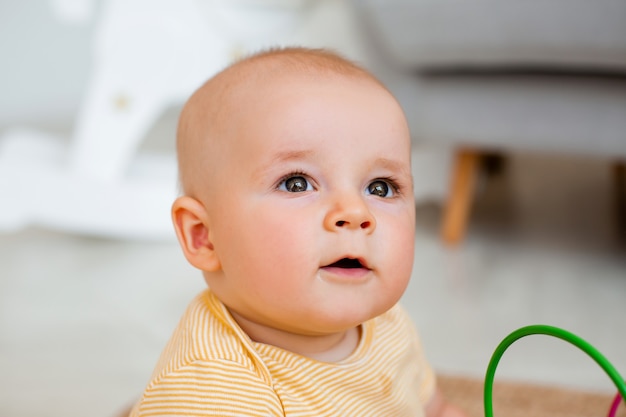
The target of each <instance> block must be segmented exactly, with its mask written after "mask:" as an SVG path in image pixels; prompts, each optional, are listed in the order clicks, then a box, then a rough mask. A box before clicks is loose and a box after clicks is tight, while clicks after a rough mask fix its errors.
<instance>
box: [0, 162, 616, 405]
mask: <svg viewBox="0 0 626 417" xmlns="http://www.w3.org/2000/svg"><path fill="white" fill-rule="evenodd" d="M506 162H507V163H506V164H505V166H504V169H503V170H501V171H502V172H501V173H499V174H498V173H496V174H494V175H491V176H487V175H485V176H483V177H481V178H482V180H481V181H480V183H479V190H478V196H477V200H476V204H475V210H474V212H473V215H472V222H471V226H470V229H469V231H468V235H467V238H466V240H465V242H464V244H463V245H461V246H460V247H458V248H446V247H444V246H442V245H441V243H440V241H439V240H438V236H437V225H438V221H439V217H440V212H441V210H440V208H439V207H438V206H437V205H434V204H430V205H429V204H420V205H419V207H418V213H417V219H418V227H417V232H416V237H415V239H416V258H415V269H414V270H415V272H414V277H413V280H412V282H411V284H410V287H409V288H408V290H407V292H406V294H405V297H404V299H403V302H404V303H405V305H406V306H407V307H408V309H409V310H410V312H411V314H412V316H413V317H414V319H415V321H416V323H417V325H418V328H419V330H420V332H421V335H422V338H423V342H424V345H425V349H426V351H427V354H428V356H429V357H430V359H431V361H432V363H433V365H434V367H435V368H436V369H437V370H438V371H440V372H443V373H454V374H463V375H469V376H476V377H482V375H484V372H485V370H486V368H487V364H488V361H489V358H490V356H491V354H492V352H493V351H494V349H495V348H496V346H497V345H498V343H499V342H500V341H501V340H502V339H503V338H504V337H505V336H506V335H507V334H508V333H510V332H511V331H513V330H515V329H517V328H518V327H521V326H524V325H528V324H535V323H544V324H551V325H555V326H559V327H562V328H564V329H567V330H569V331H571V332H574V333H576V334H578V335H579V336H581V337H583V338H584V339H586V340H587V341H589V342H590V343H592V344H593V345H594V346H595V347H596V348H597V349H598V350H600V351H601V352H602V353H604V355H605V356H606V357H607V358H608V359H609V360H610V361H611V362H612V363H613V365H614V366H615V367H616V368H617V369H618V370H619V371H620V372H621V373H622V375H626V354H625V353H626V352H624V346H626V331H625V330H626V326H625V325H624V322H623V318H624V317H626V314H625V313H626V249H625V247H624V245H623V244H621V243H619V240H618V239H617V238H616V237H615V230H616V223H615V219H614V217H613V216H612V213H613V212H612V208H613V206H612V203H611V197H612V195H613V194H612V193H611V181H610V174H609V172H610V170H609V167H608V163H607V161H606V160H602V159H592V158H583V157H571V158H563V157H556V156H545V155H542V156H539V155H527V154H519V155H518V154H516V155H513V156H511V157H510V158H508V159H507V161H506ZM496 171H498V170H496ZM0 265H1V270H0V415H1V416H10V417H34V416H38V417H45V416H50V417H56V416H64V417H73V416H76V417H79V416H81V417H82V416H86V415H89V416H93V417H109V416H113V415H115V413H116V412H118V411H119V410H120V409H121V408H123V407H124V406H125V405H127V404H128V403H129V402H131V401H133V399H134V398H136V396H137V395H139V393H140V392H141V391H142V388H143V385H144V384H145V382H146V380H147V378H148V376H149V374H150V372H151V369H152V367H153V365H154V363H155V361H156V358H157V356H158V355H159V353H160V350H161V348H162V347H163V345H164V343H165V341H166V340H167V338H168V336H169V334H170V332H171V330H172V328H173V327H174V326H175V325H176V322H177V320H178V318H179V316H180V314H181V313H182V311H183V309H184V308H185V306H186V303H187V302H188V301H189V299H190V298H191V297H192V296H193V295H194V294H195V293H196V292H197V291H199V290H200V289H202V287H203V283H202V280H201V278H200V276H199V274H198V273H197V272H196V271H195V270H193V269H192V268H191V267H189V266H188V265H187V264H186V263H185V261H184V259H183V257H182V255H181V253H180V251H179V249H178V247H177V244H176V243H174V242H172V243H158V244H155V243H145V242H124V241H112V240H103V239H96V238H86V237H78V236H71V235H65V234H62V233H58V232H52V231H46V230H37V229H29V230H25V231H22V232H19V233H16V234H10V235H6V234H5V235H0ZM497 378H514V379H521V380H529V381H538V382H544V383H550V384H555V385H562V386H571V387H578V388H583V389H588V390H593V391H603V392H613V391H614V388H613V385H612V384H611V382H610V381H609V379H608V378H607V377H606V376H605V374H604V373H603V372H602V371H601V369H600V368H599V367H598V366H597V365H596V364H595V363H593V361H592V360H591V359H589V358H588V357H586V356H585V355H584V354H583V353H582V352H580V351H579V350H578V349H576V348H574V347H572V346H570V345H568V344H566V343H565V342H563V341H560V340H557V339H554V338H550V337H547V336H535V337H529V338H525V339H523V340H520V341H519V342H517V343H516V344H514V345H513V346H512V347H511V348H510V349H509V350H508V351H507V353H506V354H505V355H504V357H503V359H502V361H501V363H500V366H499V367H498V373H497ZM494 395H496V396H497V392H496V393H495V394H494Z"/></svg>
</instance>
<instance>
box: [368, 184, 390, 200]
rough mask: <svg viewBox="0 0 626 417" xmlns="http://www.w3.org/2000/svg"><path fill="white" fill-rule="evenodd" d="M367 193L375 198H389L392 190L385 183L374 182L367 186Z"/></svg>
mask: <svg viewBox="0 0 626 417" xmlns="http://www.w3.org/2000/svg"><path fill="white" fill-rule="evenodd" d="M367 192H368V193H369V194H371V195H375V196H377V197H391V196H393V190H392V188H391V186H390V185H389V183H388V182H387V181H383V180H376V181H372V182H371V183H370V184H369V185H368V186H367Z"/></svg>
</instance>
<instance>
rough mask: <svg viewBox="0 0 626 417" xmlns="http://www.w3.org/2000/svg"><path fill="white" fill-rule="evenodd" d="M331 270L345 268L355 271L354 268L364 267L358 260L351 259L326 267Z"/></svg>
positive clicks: (344, 259)
mask: <svg viewBox="0 0 626 417" xmlns="http://www.w3.org/2000/svg"><path fill="white" fill-rule="evenodd" d="M328 266H329V267H331V268H346V269H355V268H365V266H364V265H363V264H362V263H361V261H359V260H358V259H353V258H343V259H340V260H338V261H337V262H334V263H332V264H330V265H328Z"/></svg>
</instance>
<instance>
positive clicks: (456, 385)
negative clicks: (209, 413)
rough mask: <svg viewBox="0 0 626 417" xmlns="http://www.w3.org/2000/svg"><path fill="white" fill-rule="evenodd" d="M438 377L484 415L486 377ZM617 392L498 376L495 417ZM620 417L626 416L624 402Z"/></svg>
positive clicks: (584, 413) (600, 410)
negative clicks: (591, 391)
mask: <svg viewBox="0 0 626 417" xmlns="http://www.w3.org/2000/svg"><path fill="white" fill-rule="evenodd" d="M437 378H438V383H439V386H440V388H441V390H442V391H443V394H444V395H445V397H446V398H447V400H448V401H450V402H451V403H453V404H455V405H456V406H458V407H459V408H461V409H462V410H464V411H465V412H466V413H467V415H468V417H484V415H485V414H484V405H483V381H482V380H478V379H472V378H465V377H456V376H449V375H438V377H437ZM616 392H617V391H616ZM614 395H615V394H610V393H609V394H597V393H589V392H584V391H576V390H572V389H566V388H555V387H549V386H541V385H533V384H524V383H519V382H510V381H506V382H504V381H499V380H497V379H496V382H495V384H494V389H493V417H606V416H607V415H608V412H609V409H610V408H611V403H612V402H613V397H614ZM128 413H130V408H128V409H125V410H123V411H122V412H121V413H120V414H119V415H117V416H116V417H126V416H128ZM616 417H626V406H624V404H623V403H622V404H621V405H620V407H619V408H618V412H617V415H616Z"/></svg>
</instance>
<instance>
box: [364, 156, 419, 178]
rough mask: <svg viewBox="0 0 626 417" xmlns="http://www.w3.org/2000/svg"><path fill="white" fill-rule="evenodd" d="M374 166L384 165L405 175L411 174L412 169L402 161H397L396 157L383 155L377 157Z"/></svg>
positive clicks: (383, 166)
mask: <svg viewBox="0 0 626 417" xmlns="http://www.w3.org/2000/svg"><path fill="white" fill-rule="evenodd" d="M372 166H375V167H382V168H385V169H388V170H390V171H394V172H399V173H401V174H404V175H411V172H410V170H409V169H407V168H408V167H407V165H406V164H405V163H402V162H400V161H396V160H395V159H389V158H382V157H381V158H376V159H375V160H374V161H373V163H372Z"/></svg>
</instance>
